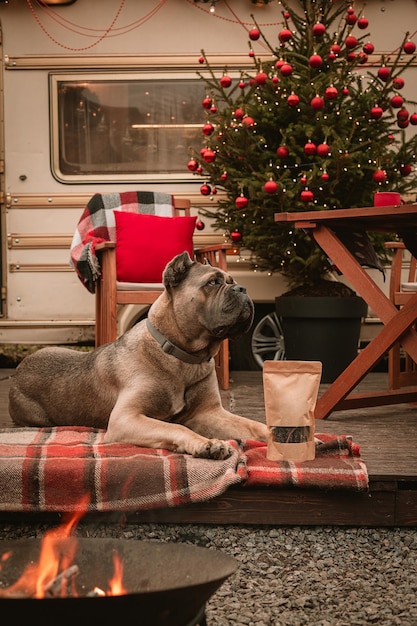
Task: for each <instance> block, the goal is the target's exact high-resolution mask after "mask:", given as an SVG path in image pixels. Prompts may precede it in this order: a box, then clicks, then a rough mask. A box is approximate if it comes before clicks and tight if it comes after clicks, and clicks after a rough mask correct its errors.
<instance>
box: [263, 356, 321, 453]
mask: <svg viewBox="0 0 417 626" xmlns="http://www.w3.org/2000/svg"><path fill="white" fill-rule="evenodd" d="M321 371H322V364H321V362H320V361H265V362H264V368H263V384H264V398H265V416H266V424H267V426H268V429H269V435H268V448H267V458H268V459H270V460H271V461H312V460H313V459H314V458H315V443H314V409H315V406H316V401H317V394H318V391H319V385H320V379H321Z"/></svg>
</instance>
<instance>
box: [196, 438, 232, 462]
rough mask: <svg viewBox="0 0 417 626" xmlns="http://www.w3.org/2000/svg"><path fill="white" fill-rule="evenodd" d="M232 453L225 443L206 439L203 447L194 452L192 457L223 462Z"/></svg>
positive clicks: (219, 440) (230, 447)
mask: <svg viewBox="0 0 417 626" xmlns="http://www.w3.org/2000/svg"><path fill="white" fill-rule="evenodd" d="M232 452H233V448H232V446H230V445H229V443H228V442H227V441H222V440H221V439H208V440H207V442H206V443H205V444H204V445H202V446H201V447H200V448H198V449H196V450H195V451H194V453H193V456H194V457H197V458H199V459H217V460H223V459H227V458H229V456H230V455H231V454H232Z"/></svg>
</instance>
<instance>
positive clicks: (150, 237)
mask: <svg viewBox="0 0 417 626" xmlns="http://www.w3.org/2000/svg"><path fill="white" fill-rule="evenodd" d="M114 215H115V219H116V272H117V280H118V281H120V282H128V283H160V282H162V272H163V271H164V269H165V266H166V265H167V263H169V261H171V260H172V259H173V258H174V256H176V255H177V254H181V252H185V251H187V252H188V253H189V255H190V256H191V258H192V256H193V232H194V228H195V223H196V219H197V218H196V217H189V216H184V217H160V216H158V215H142V214H140V213H128V212H126V211H114Z"/></svg>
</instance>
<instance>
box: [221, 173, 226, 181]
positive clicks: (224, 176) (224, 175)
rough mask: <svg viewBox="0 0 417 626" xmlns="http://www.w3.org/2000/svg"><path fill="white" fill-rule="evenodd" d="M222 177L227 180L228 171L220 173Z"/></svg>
mask: <svg viewBox="0 0 417 626" xmlns="http://www.w3.org/2000/svg"><path fill="white" fill-rule="evenodd" d="M220 178H221V179H222V180H227V172H223V174H221V175H220Z"/></svg>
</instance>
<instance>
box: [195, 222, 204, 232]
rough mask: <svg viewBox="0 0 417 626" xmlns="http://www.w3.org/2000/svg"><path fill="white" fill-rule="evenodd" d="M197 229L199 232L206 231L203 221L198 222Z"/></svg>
mask: <svg viewBox="0 0 417 626" xmlns="http://www.w3.org/2000/svg"><path fill="white" fill-rule="evenodd" d="M195 227H196V229H197V230H204V229H205V227H206V225H205V223H204V222H202V221H201V220H197V221H196V223H195Z"/></svg>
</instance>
